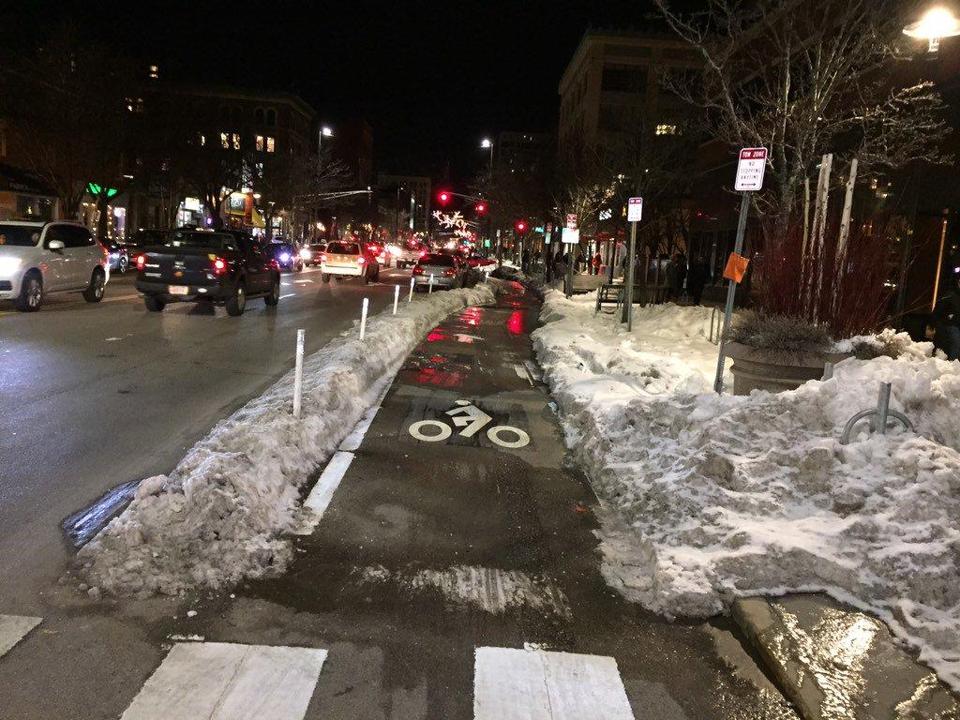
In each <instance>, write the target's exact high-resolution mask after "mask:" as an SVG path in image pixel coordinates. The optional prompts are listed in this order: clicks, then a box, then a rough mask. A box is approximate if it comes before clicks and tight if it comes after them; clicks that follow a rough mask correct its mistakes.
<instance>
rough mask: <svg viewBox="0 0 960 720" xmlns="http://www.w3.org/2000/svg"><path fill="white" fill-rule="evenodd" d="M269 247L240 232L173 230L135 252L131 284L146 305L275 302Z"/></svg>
mask: <svg viewBox="0 0 960 720" xmlns="http://www.w3.org/2000/svg"><path fill="white" fill-rule="evenodd" d="M270 251H271V248H270V247H268V246H265V245H264V244H262V243H260V242H258V241H257V240H255V239H254V238H253V237H251V236H250V235H247V234H245V233H240V232H210V231H204V230H192V229H190V230H175V231H171V232H170V233H168V234H167V235H166V236H164V238H163V240H162V244H160V245H155V246H153V247H147V248H144V249H143V250H142V251H141V252H140V254H138V255H137V290H139V291H140V292H141V293H143V301H144V304H145V305H146V306H147V310H150V311H151V312H160V311H161V310H163V308H164V307H165V306H166V305H167V304H168V303H171V302H210V303H215V304H218V305H224V306H225V307H226V309H227V314H228V315H233V316H237V315H242V314H243V311H244V309H245V308H246V306H247V300H248V299H250V298H255V297H262V298H263V299H264V301H265V302H266V303H267V305H268V306H270V307H273V306H275V305H276V304H277V303H278V302H280V268H279V267H278V265H277V262H276V260H274V258H273V257H272V256H271V254H270Z"/></svg>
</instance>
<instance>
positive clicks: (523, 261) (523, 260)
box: [520, 248, 530, 272]
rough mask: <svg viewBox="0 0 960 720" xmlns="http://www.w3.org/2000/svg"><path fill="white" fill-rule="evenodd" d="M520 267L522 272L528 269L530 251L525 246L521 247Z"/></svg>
mask: <svg viewBox="0 0 960 720" xmlns="http://www.w3.org/2000/svg"><path fill="white" fill-rule="evenodd" d="M520 269H521V270H523V271H524V272H529V271H530V251H529V250H527V249H526V248H524V249H523V253H522V254H521V255H520Z"/></svg>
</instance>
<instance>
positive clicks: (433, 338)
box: [427, 327, 449, 342]
mask: <svg viewBox="0 0 960 720" xmlns="http://www.w3.org/2000/svg"><path fill="white" fill-rule="evenodd" d="M448 338H449V336H448V335H447V334H446V333H445V332H444V331H443V330H442V329H441V328H438V327H436V328H434V329H433V330H431V331H430V334H429V335H427V342H440V341H441V340H447V339H448Z"/></svg>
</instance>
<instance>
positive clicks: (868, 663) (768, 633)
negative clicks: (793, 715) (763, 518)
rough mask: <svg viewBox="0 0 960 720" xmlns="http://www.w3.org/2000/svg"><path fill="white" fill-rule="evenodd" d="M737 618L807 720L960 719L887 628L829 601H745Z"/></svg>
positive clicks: (951, 700) (958, 707) (949, 697)
mask: <svg viewBox="0 0 960 720" xmlns="http://www.w3.org/2000/svg"><path fill="white" fill-rule="evenodd" d="M732 615H733V618H734V620H735V621H736V623H737V625H739V627H740V629H741V630H742V631H743V633H744V634H745V635H746V636H747V638H748V639H749V640H750V642H751V644H752V645H753V647H754V648H755V649H756V651H757V652H758V653H759V655H760V658H761V659H762V661H763V663H764V665H765V667H766V670H767V672H768V673H769V674H770V676H771V677H772V678H773V679H774V682H775V683H776V684H777V686H778V687H779V688H780V691H781V692H782V693H783V694H784V696H785V697H787V698H788V699H789V700H790V702H792V703H793V704H794V706H795V707H796V709H797V711H798V712H799V714H800V716H801V717H802V718H804V720H839V719H840V718H843V719H845V720H846V719H847V718H849V719H850V720H889V719H890V718H902V719H903V720H912V719H914V718H916V719H918V720H919V719H920V718H956V717H960V703H958V701H957V698H956V697H955V696H954V695H953V694H952V693H951V692H950V691H949V690H948V689H947V688H946V687H945V686H944V685H943V684H942V683H940V682H939V681H938V680H937V677H936V675H935V674H934V673H933V672H932V671H931V670H930V669H929V668H927V667H925V666H923V665H921V664H920V663H919V662H917V661H916V660H915V659H914V658H913V657H912V656H911V655H910V654H909V653H908V652H907V651H906V650H905V649H904V648H903V647H902V646H901V645H900V644H898V643H897V641H896V640H895V639H894V638H893V636H892V635H891V634H890V631H889V630H888V629H887V627H886V625H884V624H883V623H882V622H880V621H879V620H877V619H876V618H873V617H871V616H869V615H867V614H865V613H862V612H859V611H857V610H852V609H850V608H847V607H844V606H843V605H841V604H839V603H837V602H835V601H834V600H832V599H831V598H829V597H827V596H825V595H819V594H818V595H812V594H808V595H793V596H787V597H784V598H777V599H772V600H768V599H766V598H742V599H738V600H736V601H735V602H734V604H733V607H732Z"/></svg>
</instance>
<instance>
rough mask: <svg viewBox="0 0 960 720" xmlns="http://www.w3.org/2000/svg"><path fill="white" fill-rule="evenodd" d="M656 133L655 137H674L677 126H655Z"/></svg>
mask: <svg viewBox="0 0 960 720" xmlns="http://www.w3.org/2000/svg"><path fill="white" fill-rule="evenodd" d="M656 133H657V135H676V134H677V126H676V125H657V130H656Z"/></svg>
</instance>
